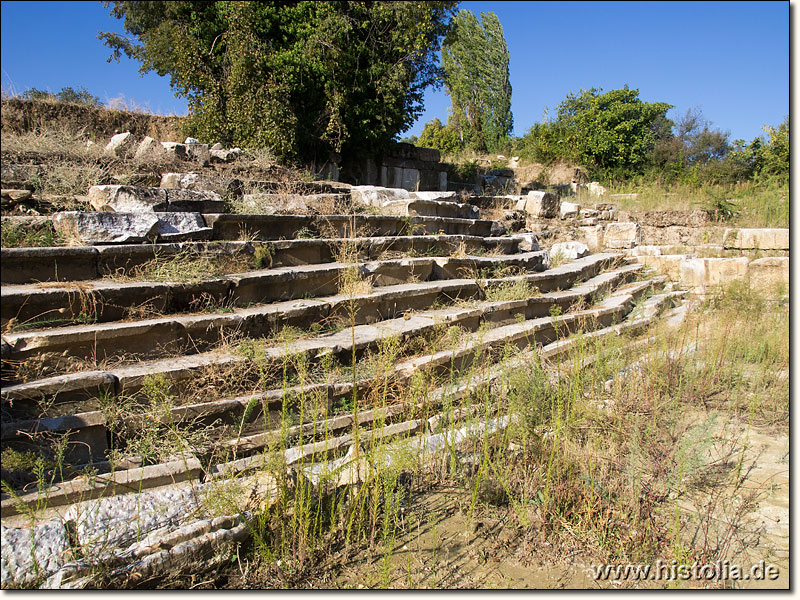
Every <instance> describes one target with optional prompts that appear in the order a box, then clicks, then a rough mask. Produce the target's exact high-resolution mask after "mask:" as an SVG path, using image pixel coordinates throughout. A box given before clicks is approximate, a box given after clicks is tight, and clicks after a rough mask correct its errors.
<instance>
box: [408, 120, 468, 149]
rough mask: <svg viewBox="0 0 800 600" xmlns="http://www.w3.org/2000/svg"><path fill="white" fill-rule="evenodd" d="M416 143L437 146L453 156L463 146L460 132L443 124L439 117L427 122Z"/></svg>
mask: <svg viewBox="0 0 800 600" xmlns="http://www.w3.org/2000/svg"><path fill="white" fill-rule="evenodd" d="M416 143H417V145H418V146H422V147H424V148H436V149H437V150H439V151H440V152H441V153H442V154H449V155H451V156H452V155H453V154H456V153H457V152H458V151H459V150H461V149H462V148H463V144H462V143H461V140H460V139H459V136H458V132H457V131H456V130H455V129H453V128H452V127H447V126H445V125H442V122H441V121H440V120H439V119H434V120H433V121H429V122H428V123H425V127H424V128H423V129H422V133H421V134H420V136H419V139H418V140H417V142H416Z"/></svg>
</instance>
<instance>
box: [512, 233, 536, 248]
mask: <svg viewBox="0 0 800 600" xmlns="http://www.w3.org/2000/svg"><path fill="white" fill-rule="evenodd" d="M512 237H513V238H514V239H517V240H519V244H518V245H517V249H518V250H519V251H520V252H536V251H537V250H539V237H538V236H537V235H536V234H535V233H518V234H516V235H514V236H512Z"/></svg>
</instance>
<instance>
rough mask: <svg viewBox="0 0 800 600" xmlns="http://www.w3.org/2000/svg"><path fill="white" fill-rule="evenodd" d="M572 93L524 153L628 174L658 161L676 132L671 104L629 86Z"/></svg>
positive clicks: (523, 143)
mask: <svg viewBox="0 0 800 600" xmlns="http://www.w3.org/2000/svg"><path fill="white" fill-rule="evenodd" d="M601 92H602V90H598V89H590V90H581V91H580V92H579V93H577V94H575V93H570V94H569V95H567V97H566V98H565V99H564V100H563V101H562V102H561V103H560V104H559V105H558V107H557V110H556V117H555V119H547V118H546V119H545V120H544V122H542V123H536V124H535V125H534V126H533V127H531V129H530V130H529V131H528V133H527V134H526V135H525V136H524V137H523V138H522V139H521V140H520V143H519V146H520V147H519V148H518V152H519V153H520V156H522V157H525V158H530V159H533V160H537V161H539V162H544V163H552V162H554V161H556V160H564V161H568V162H574V163H578V164H581V165H583V166H584V167H586V168H587V169H589V171H590V172H592V173H593V174H600V175H604V176H606V177H626V176H630V175H634V174H640V173H642V172H643V171H644V170H645V169H646V167H648V166H649V165H651V164H652V161H653V152H654V150H655V149H656V148H657V147H658V146H659V145H662V146H663V144H664V143H665V141H668V140H669V139H670V138H671V136H672V126H673V123H672V121H670V120H669V119H667V117H666V113H667V111H668V110H669V109H671V108H672V106H671V105H669V104H667V103H666V102H653V103H648V102H643V101H642V100H641V99H639V91H638V90H631V89H629V88H628V87H627V86H625V87H624V88H622V89H618V90H612V91H610V92H607V93H605V94H603V93H601Z"/></svg>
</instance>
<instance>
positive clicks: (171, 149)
mask: <svg viewBox="0 0 800 600" xmlns="http://www.w3.org/2000/svg"><path fill="white" fill-rule="evenodd" d="M161 147H162V148H164V150H165V151H166V153H167V156H169V157H170V158H173V159H180V160H184V159H185V158H186V145H185V144H181V143H180V142H161Z"/></svg>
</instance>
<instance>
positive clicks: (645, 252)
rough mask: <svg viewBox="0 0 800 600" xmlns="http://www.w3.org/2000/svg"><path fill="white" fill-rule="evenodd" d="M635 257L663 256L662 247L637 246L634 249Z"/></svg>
mask: <svg viewBox="0 0 800 600" xmlns="http://www.w3.org/2000/svg"><path fill="white" fill-rule="evenodd" d="M632 254H633V255H634V256H661V246H637V247H636V248H634V249H633V252H632Z"/></svg>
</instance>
